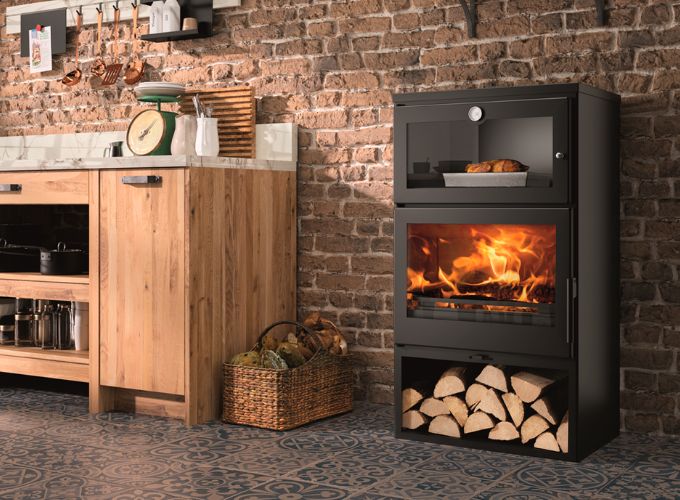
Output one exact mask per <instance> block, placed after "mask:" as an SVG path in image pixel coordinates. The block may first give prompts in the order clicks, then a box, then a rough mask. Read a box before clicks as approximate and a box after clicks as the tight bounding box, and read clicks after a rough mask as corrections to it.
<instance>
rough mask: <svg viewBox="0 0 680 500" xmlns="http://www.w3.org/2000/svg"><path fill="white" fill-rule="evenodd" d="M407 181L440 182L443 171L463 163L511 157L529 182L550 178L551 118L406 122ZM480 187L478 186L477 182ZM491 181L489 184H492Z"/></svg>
mask: <svg viewBox="0 0 680 500" xmlns="http://www.w3.org/2000/svg"><path fill="white" fill-rule="evenodd" d="M407 152H408V153H407V158H408V167H407V168H408V186H409V187H412V188H417V187H444V186H445V182H444V175H445V174H455V173H464V172H465V170H466V167H467V165H469V164H473V163H480V162H487V161H493V160H501V159H507V160H514V161H516V162H519V163H520V164H521V165H522V169H523V170H525V171H526V172H527V175H526V181H525V182H524V183H523V184H525V185H526V186H527V187H551V186H552V182H553V118H552V117H551V116H545V117H530V118H508V119H489V120H486V121H484V122H483V123H481V124H477V123H474V122H471V121H469V120H467V121H463V120H460V121H432V122H413V123H409V124H408V125H407ZM477 187H481V186H477ZM490 187H492V186H490Z"/></svg>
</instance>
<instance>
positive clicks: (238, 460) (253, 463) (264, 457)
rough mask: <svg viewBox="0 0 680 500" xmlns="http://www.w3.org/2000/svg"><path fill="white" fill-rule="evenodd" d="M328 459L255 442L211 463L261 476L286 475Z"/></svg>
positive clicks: (319, 455)
mask: <svg viewBox="0 0 680 500" xmlns="http://www.w3.org/2000/svg"><path fill="white" fill-rule="evenodd" d="M324 458H326V455H321V454H318V453H314V454H311V453H304V452H301V451H296V450H288V449H285V448H281V447H280V446H278V445H277V444H276V443H267V442H261V441H255V442H251V443H249V446H248V448H247V449H246V450H243V451H240V452H238V453H230V454H228V455H225V456H223V457H220V458H218V459H217V460H214V461H213V462H211V464H212V465H216V466H220V467H224V468H228V469H233V470H238V471H246V472H254V473H259V474H269V475H270V476H271V475H279V476H282V475H285V474H288V473H290V472H292V471H296V470H298V469H302V468H304V467H307V466H309V465H312V464H314V463H316V462H319V461H321V460H323V459H324Z"/></svg>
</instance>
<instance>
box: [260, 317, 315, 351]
mask: <svg viewBox="0 0 680 500" xmlns="http://www.w3.org/2000/svg"><path fill="white" fill-rule="evenodd" d="M281 325H292V326H295V327H297V328H299V329H301V330H302V331H304V332H305V333H306V334H307V335H310V336H312V337H314V338H315V339H316V341H317V342H318V344H319V349H318V350H317V352H320V351H323V350H325V349H324V348H323V343H322V342H321V340H320V339H319V335H318V334H317V333H316V332H315V331H313V330H310V329H309V328H307V327H306V326H305V325H303V324H302V323H298V322H297V321H288V320H283V321H277V322H276V323H272V324H271V325H269V326H268V327H267V328H265V329H264V330H263V331H262V333H261V334H260V336H259V337H258V338H257V342H256V343H255V347H253V349H257V348H261V347H262V339H264V337H265V336H266V335H267V334H268V333H269V332H270V331H271V330H273V329H274V328H276V327H277V326H281Z"/></svg>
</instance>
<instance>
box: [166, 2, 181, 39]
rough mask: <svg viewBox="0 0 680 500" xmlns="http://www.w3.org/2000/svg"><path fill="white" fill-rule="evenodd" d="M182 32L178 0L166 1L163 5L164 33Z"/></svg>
mask: <svg viewBox="0 0 680 500" xmlns="http://www.w3.org/2000/svg"><path fill="white" fill-rule="evenodd" d="M179 30H180V6H179V2H178V1H177V0H165V5H163V33H169V32H172V31H179Z"/></svg>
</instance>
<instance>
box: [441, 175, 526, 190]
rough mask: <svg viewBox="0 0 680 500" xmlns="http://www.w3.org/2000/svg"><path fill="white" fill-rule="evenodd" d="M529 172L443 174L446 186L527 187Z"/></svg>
mask: <svg viewBox="0 0 680 500" xmlns="http://www.w3.org/2000/svg"><path fill="white" fill-rule="evenodd" d="M528 174H529V172H485V173H481V172H480V173H467V172H465V173H454V174H442V175H443V176H444V185H445V186H446V187H526V185H527V177H528Z"/></svg>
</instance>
